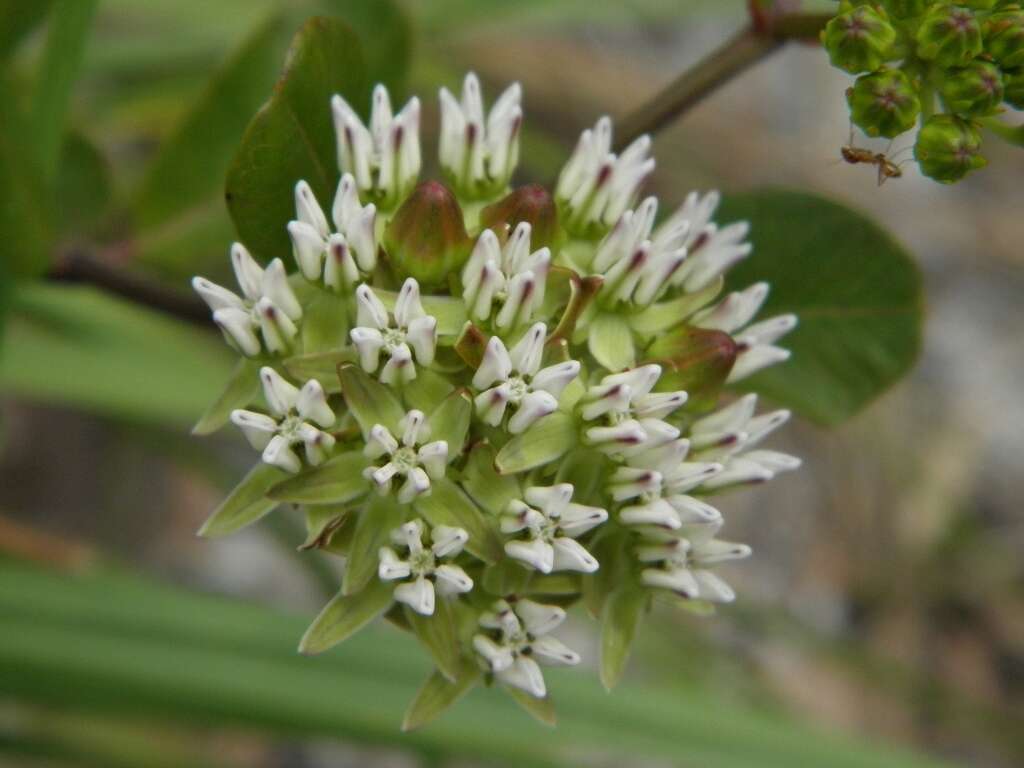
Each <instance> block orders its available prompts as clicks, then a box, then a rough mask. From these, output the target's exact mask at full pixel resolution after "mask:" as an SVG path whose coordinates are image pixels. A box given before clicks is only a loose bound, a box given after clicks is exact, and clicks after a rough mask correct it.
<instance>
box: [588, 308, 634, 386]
mask: <svg viewBox="0 0 1024 768" xmlns="http://www.w3.org/2000/svg"><path fill="white" fill-rule="evenodd" d="M587 348H588V349H589V350H590V354H591V355H593V356H594V359H595V360H597V362H599V363H600V364H601V365H603V366H604V367H605V368H607V369H608V370H609V371H612V372H613V373H614V372H617V371H623V370H625V369H626V368H632V367H633V365H634V364H635V363H636V345H635V344H634V343H633V330H632V329H631V328H630V327H629V322H628V321H627V320H626V318H625V317H624V316H623V315H620V314H616V313H613V312H598V313H597V314H596V315H594V317H593V319H592V320H591V321H590V324H589V325H588V326H587Z"/></svg>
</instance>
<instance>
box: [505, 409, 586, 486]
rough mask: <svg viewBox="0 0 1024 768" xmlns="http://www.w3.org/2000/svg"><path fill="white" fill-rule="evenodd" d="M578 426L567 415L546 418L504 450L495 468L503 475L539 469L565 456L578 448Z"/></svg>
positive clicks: (506, 444)
mask: <svg viewBox="0 0 1024 768" xmlns="http://www.w3.org/2000/svg"><path fill="white" fill-rule="evenodd" d="M577 440H578V435H577V431H576V422H575V420H574V419H573V418H572V416H570V415H569V414H567V413H553V414H551V415H550V416H545V417H544V418H543V419H541V420H540V421H538V422H537V423H536V424H534V425H533V426H532V427H530V428H529V429H528V430H526V431H525V432H523V433H522V434H521V435H516V436H515V437H513V438H512V439H511V440H509V441H508V442H507V443H505V445H503V446H502V448H501V450H500V451H498V456H497V458H496V459H495V461H494V465H495V467H496V468H497V470H498V472H500V473H501V474H503V475H514V474H516V473H518V472H525V471H526V470H528V469H533V468H534V467H539V466H542V465H544V464H548V463H549V462H552V461H554V460H555V459H558V458H560V457H561V456H563V455H565V453H566V452H567V451H569V450H570V449H571V448H572V447H573V446H574V445H576V443H577Z"/></svg>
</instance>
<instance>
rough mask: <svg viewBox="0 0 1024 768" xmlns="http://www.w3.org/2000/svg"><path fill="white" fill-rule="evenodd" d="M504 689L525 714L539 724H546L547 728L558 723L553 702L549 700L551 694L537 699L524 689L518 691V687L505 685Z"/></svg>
mask: <svg viewBox="0 0 1024 768" xmlns="http://www.w3.org/2000/svg"><path fill="white" fill-rule="evenodd" d="M505 690H506V691H507V692H508V695H509V696H511V697H512V700H513V701H515V703H516V704H518V705H519V706H520V708H521V709H522V710H523V711H524V712H526V714H528V715H529V716H530V717H532V718H533V719H534V720H536V721H537V722H538V723H540V724H541V725H546V726H548V727H549V728H554V727H555V726H556V725H558V715H556V714H555V704H554V702H553V701H551V694H548V695H547V696H545V697H544V698H543V699H538V698H536V697H534V696H531V695H530V694H528V693H527V692H526V691H520V690H519V689H518V688H508V687H506V688H505Z"/></svg>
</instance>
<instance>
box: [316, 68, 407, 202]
mask: <svg viewBox="0 0 1024 768" xmlns="http://www.w3.org/2000/svg"><path fill="white" fill-rule="evenodd" d="M331 111H332V113H333V115H334V133H335V137H336V139H337V143H338V167H339V168H340V169H341V170H342V171H343V172H346V173H351V174H352V176H353V177H354V178H355V180H356V185H357V186H358V187H359V193H360V194H361V195H368V196H370V197H372V198H373V199H375V200H376V201H377V202H378V203H379V204H380V206H381V208H383V209H385V210H390V209H391V208H392V207H394V206H395V205H396V204H397V203H398V201H399V200H401V199H402V198H404V197H405V196H406V195H407V194H408V193H409V191H410V190H411V189H412V188H413V186H414V185H415V184H416V179H417V177H418V176H419V174H420V162H421V157H420V100H419V99H417V98H415V97H414V98H412V99H409V101H408V103H406V105H405V106H404V107H402V110H401V111H400V112H399V113H398V114H397V115H392V112H391V99H390V97H389V96H388V89H387V88H385V87H384V86H383V85H378V86H377V87H376V88H374V89H373V106H372V109H371V113H370V127H369V128H367V127H366V126H365V125H363V121H362V120H360V119H359V115H357V114H356V112H355V110H353V109H352V107H350V106H349V105H348V103H347V102H346V101H345V99H343V98H342V97H341V96H339V95H337V94H336V95H335V96H334V97H333V98H332V99H331Z"/></svg>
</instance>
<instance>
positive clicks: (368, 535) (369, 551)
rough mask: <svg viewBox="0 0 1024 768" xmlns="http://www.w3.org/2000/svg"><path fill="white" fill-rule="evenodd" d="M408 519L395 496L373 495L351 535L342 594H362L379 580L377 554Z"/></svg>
mask: <svg viewBox="0 0 1024 768" xmlns="http://www.w3.org/2000/svg"><path fill="white" fill-rule="evenodd" d="M404 519H405V509H404V508H403V507H402V506H401V505H400V504H399V503H398V502H397V501H396V500H395V499H394V498H393V497H392V496H380V495H377V494H374V496H373V497H372V499H371V500H370V503H369V504H367V505H366V506H364V507H363V509H362V510H361V511H360V513H359V518H358V519H357V520H356V526H355V530H354V531H353V532H352V544H351V546H350V547H349V556H348V562H346V563H345V577H344V579H343V581H342V594H345V595H352V594H355V593H357V592H359V591H361V590H362V589H363V588H364V587H366V585H367V584H369V583H371V582H373V581H375V580H376V578H377V565H378V562H379V559H378V554H377V553H378V551H379V550H380V548H381V547H383V546H385V545H387V544H388V543H389V542H390V541H391V531H393V530H394V529H395V528H397V527H398V526H400V525H401V524H402V522H403V521H404Z"/></svg>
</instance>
